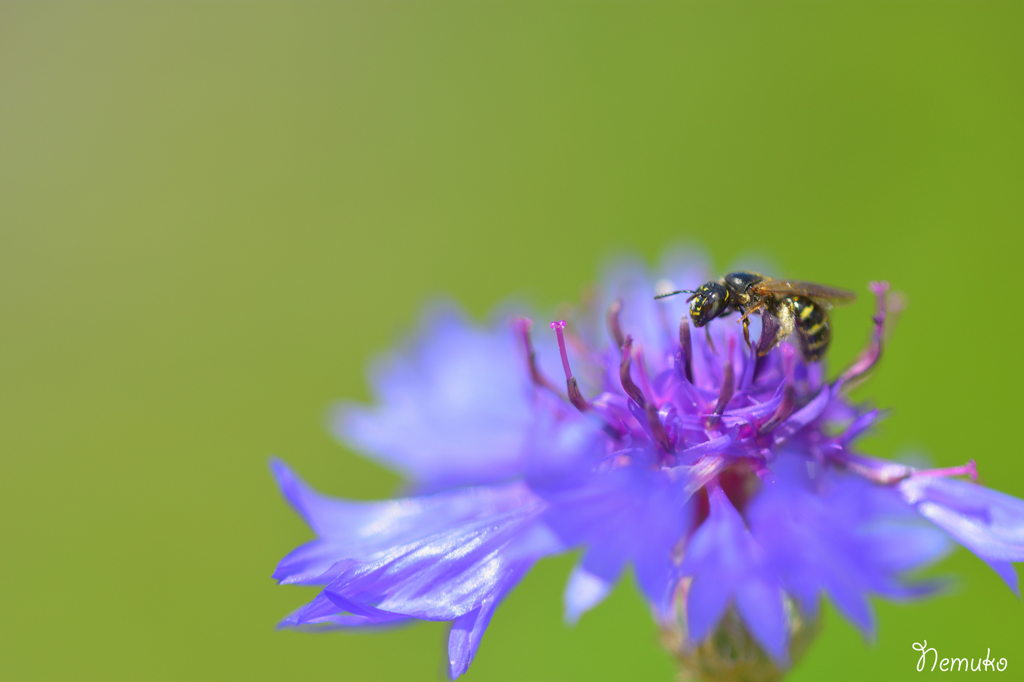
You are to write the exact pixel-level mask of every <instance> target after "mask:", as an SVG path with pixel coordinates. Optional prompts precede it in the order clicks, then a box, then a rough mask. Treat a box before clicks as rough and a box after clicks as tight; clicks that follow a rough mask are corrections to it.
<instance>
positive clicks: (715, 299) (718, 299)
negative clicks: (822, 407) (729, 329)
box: [655, 272, 857, 362]
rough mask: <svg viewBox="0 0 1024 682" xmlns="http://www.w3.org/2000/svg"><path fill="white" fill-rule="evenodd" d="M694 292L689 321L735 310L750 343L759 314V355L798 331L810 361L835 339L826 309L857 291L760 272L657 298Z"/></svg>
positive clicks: (705, 320) (699, 322) (703, 320)
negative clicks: (752, 321) (754, 319)
mask: <svg viewBox="0 0 1024 682" xmlns="http://www.w3.org/2000/svg"><path fill="white" fill-rule="evenodd" d="M676 294H691V296H690V297H689V298H688V299H686V300H687V301H689V303H690V319H691V320H693V326H695V327H703V326H704V325H706V324H707V323H708V322H710V321H711V320H713V319H715V318H716V317H721V316H722V315H728V314H729V313H731V312H733V311H736V312H738V313H740V315H741V317H740V320H739V321H740V322H741V323H742V324H743V338H744V339H746V341H747V345H748V346H749V345H750V332H749V325H750V321H749V319H748V318H749V317H750V315H751V314H752V313H755V312H758V313H760V314H761V338H760V339H759V340H758V343H757V354H758V355H759V356H763V355H766V354H767V353H768V351H770V350H771V349H772V348H774V347H775V346H777V345H778V344H779V343H780V342H782V340H783V339H785V338H787V337H788V336H789V335H790V334H792V333H793V332H794V331H795V332H796V338H797V342H798V344H797V345H798V346H799V347H800V352H801V354H802V355H803V357H804V360H806V361H807V362H817V361H818V360H820V359H821V358H822V356H824V355H825V351H826V350H828V344H829V341H831V340H832V327H831V326H830V325H829V319H828V311H829V309H831V308H832V306H833V305H834V304H841V303H849V302H850V301H853V300H854V299H856V298H857V295H856V294H855V293H853V292H852V291H847V290H846V289H837V288H835V287H827V286H825V285H823V284H814V283H812V282H798V281H796V280H788V279H773V278H771V277H765V276H764V275H760V274H758V273H756V272H730V273H728V274H727V275H726V276H725V277H723V278H722V279H720V280H719V281H717V282H707V283H706V284H703V285H702V286H701V287H700V288H698V289H697V290H696V291H694V290H692V289H680V290H679V291H673V292H670V293H667V294H661V295H660V296H655V298H665V297H666V296H674V295H676Z"/></svg>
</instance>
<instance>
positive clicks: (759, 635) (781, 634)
mask: <svg viewBox="0 0 1024 682" xmlns="http://www.w3.org/2000/svg"><path fill="white" fill-rule="evenodd" d="M736 609H737V610H738V611H739V612H740V615H741V616H742V617H743V620H744V622H746V624H747V627H748V628H750V632H751V634H752V635H754V638H755V639H756V640H757V641H758V643H759V644H760V645H761V646H762V647H763V648H764V650H765V651H767V652H768V655H770V656H771V657H772V658H774V659H775V660H776V661H778V662H780V663H783V664H785V663H786V662H787V661H788V656H787V653H786V646H787V644H788V643H789V634H788V631H787V623H786V611H785V609H784V607H783V604H782V591H781V590H780V589H779V586H778V584H776V583H773V582H769V581H767V580H750V581H748V582H745V583H742V584H740V586H739V589H738V591H737V592H736Z"/></svg>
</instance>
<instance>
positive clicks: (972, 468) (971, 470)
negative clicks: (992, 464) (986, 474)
mask: <svg viewBox="0 0 1024 682" xmlns="http://www.w3.org/2000/svg"><path fill="white" fill-rule="evenodd" d="M918 476H939V477H949V476H970V478H971V480H972V481H977V480H978V467H977V465H975V463H974V460H973V459H972V460H970V461H969V462H967V464H964V465H963V466H958V467H946V468H944V469H922V470H921V471H915V472H914V474H913V477H914V478H917V477H918Z"/></svg>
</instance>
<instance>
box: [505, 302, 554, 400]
mask: <svg viewBox="0 0 1024 682" xmlns="http://www.w3.org/2000/svg"><path fill="white" fill-rule="evenodd" d="M515 326H516V329H517V330H518V331H519V336H520V340H521V341H522V343H523V348H524V349H525V351H526V363H527V369H528V370H529V372H530V380H531V381H532V382H533V384H534V385H535V386H539V387H541V388H546V389H548V390H549V391H551V392H553V393H555V394H557V393H558V389H556V388H555V385H554V384H552V383H551V381H549V380H548V378H547V377H546V376H544V375H543V374H542V373H541V371H540V367H538V366H537V353H536V351H535V350H534V348H533V339H532V338H531V336H530V330H531V328H532V327H533V320H531V319H530V318H528V317H518V318H516V320H515Z"/></svg>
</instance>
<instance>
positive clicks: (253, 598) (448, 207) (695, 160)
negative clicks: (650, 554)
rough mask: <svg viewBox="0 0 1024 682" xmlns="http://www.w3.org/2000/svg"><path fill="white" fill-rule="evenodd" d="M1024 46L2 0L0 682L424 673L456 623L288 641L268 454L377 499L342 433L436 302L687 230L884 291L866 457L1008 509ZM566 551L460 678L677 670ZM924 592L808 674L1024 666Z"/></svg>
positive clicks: (969, 560) (525, 19)
mask: <svg viewBox="0 0 1024 682" xmlns="http://www.w3.org/2000/svg"><path fill="white" fill-rule="evenodd" d="M1022 29H1024V8H1022V5H1021V3H1019V2H984V3H983V2H978V3H967V2H963V3H949V2H929V3H925V2H914V3H906V2H855V3H854V2H842V3H834V2H828V3H815V2H801V3H794V2H773V3H761V2H756V3H753V2H742V3H714V4H712V3H691V2H654V3H645V4H643V5H639V4H636V5H630V6H627V5H626V4H625V3H623V4H609V3H586V4H585V3H578V2H576V3H563V2H557V3H555V2H485V3H468V2H467V3H438V2H417V3H406V2H381V3H358V4H356V3H347V4H338V3H323V4H310V3H277V4H271V3H219V4H213V3H206V2H196V3H186V2H175V3H152V4H146V5H145V6H140V4H133V3H124V4H113V3H111V4H84V3H76V4H72V3H60V4H57V3H26V4H12V3H10V2H4V3H3V4H0V311H2V318H0V319H2V332H0V357H2V358H3V360H2V362H0V401H2V402H0V439H2V440H0V442H2V455H0V456H2V460H0V461H2V466H3V474H2V477H0V509H2V514H3V517H2V518H3V522H2V523H3V534H4V541H3V545H2V546H3V548H4V560H3V561H2V562H0V579H2V582H3V585H4V590H3V591H4V596H3V598H2V604H3V608H2V626H0V628H2V629H0V641H2V645H0V676H3V677H4V678H6V679H24V680H30V679H105V680H106V679H143V678H146V679H184V678H186V677H188V678H197V679H198V678H210V679H214V678H248V679H281V678H283V677H288V678H290V679H314V678H315V679H360V680H394V679H402V680H415V679H423V680H433V679H437V678H438V676H439V675H440V674H441V672H440V671H441V669H442V667H441V665H442V664H441V661H442V660H443V653H442V652H443V647H444V639H445V630H446V628H445V626H443V625H441V624H422V625H417V626H415V627H411V628H407V629H403V630H397V631H392V632H387V633H378V634H353V635H346V634H331V635H310V634H301V633H294V632H276V631H275V630H274V624H275V623H276V621H277V620H278V619H279V618H281V617H282V616H284V615H285V614H287V613H288V612H289V611H290V610H292V609H293V608H295V607H297V606H298V605H300V604H301V603H302V602H304V601H305V600H308V599H309V598H310V597H311V596H312V592H311V591H310V590H308V589H304V588H298V587H279V586H276V585H275V584H274V583H273V581H272V580H271V579H270V574H271V571H272V569H273V567H274V565H275V563H276V562H277V560H278V559H279V558H280V557H281V556H283V555H284V554H285V553H286V552H288V551H289V550H290V549H292V548H293V547H294V546H295V545H297V544H299V543H301V542H304V541H305V540H307V539H308V538H309V537H310V532H309V531H308V530H307V529H306V528H305V526H304V525H303V523H302V522H301V521H300V520H299V519H298V518H297V517H296V516H295V515H294V514H293V513H292V512H291V511H290V510H289V509H288V508H287V507H286V506H285V504H284V503H283V502H282V501H281V500H280V498H279V497H278V494H277V492H276V490H275V489H274V486H273V484H272V482H271V479H270V476H269V475H268V473H267V469H266V462H267V459H268V456H269V455H270V454H271V453H274V454H277V455H280V456H282V457H283V458H284V459H285V460H287V461H288V462H289V463H291V464H292V465H294V466H295V467H296V468H297V469H298V471H299V472H301V473H302V474H303V475H304V476H305V477H307V478H308V479H309V480H310V481H311V482H313V483H314V484H315V485H317V486H318V487H320V488H321V489H323V490H325V491H327V492H330V493H334V494H338V495H344V496H349V497H353V498H377V497H383V496H388V495H389V494H391V493H392V492H394V491H395V490H396V488H397V486H398V484H399V481H398V479H397V477H396V476H395V475H393V474H391V473H388V472H386V471H384V470H383V469H381V468H379V467H378V466H376V465H374V464H371V463H369V462H367V461H365V460H363V459H360V458H359V457H358V456H356V455H355V454H354V453H352V452H348V451H346V450H344V449H343V448H341V447H340V446H338V445H337V444H335V443H334V442H333V441H332V440H331V438H330V437H329V436H328V434H327V432H326V429H325V422H324V419H325V414H326V411H327V409H328V408H329V406H330V405H331V404H332V403H333V402H334V401H336V400H339V399H342V398H353V399H361V400H365V399H367V398H368V390H367V387H366V384H365V378H364V376H365V375H364V368H365V366H366V363H367V361H368V359H369V358H371V357H372V356H373V355H374V354H375V353H377V352H380V351H381V350H383V349H385V348H387V347H388V346H389V345H390V344H392V343H394V342H395V341H396V340H397V339H399V338H401V336H402V335H403V334H404V333H407V332H408V331H409V330H410V328H411V325H412V324H413V323H414V321H415V319H416V317H417V314H418V312H417V311H418V310H419V309H420V308H421V306H422V305H423V304H424V303H425V302H427V301H429V300H431V299H432V298H434V297H436V296H438V295H448V296H452V297H454V298H455V299H457V300H458V301H460V302H462V303H463V304H464V305H465V306H466V307H467V308H468V309H469V310H470V311H471V313H472V314H473V315H474V316H476V317H477V318H483V317H484V316H486V314H487V313H488V311H489V310H490V309H492V307H493V306H495V305H496V304H497V303H498V302H500V301H502V300H504V299H507V298H508V297H509V296H511V295H513V294H516V293H520V294H524V295H525V296H526V297H527V298H528V299H529V300H532V301H534V302H535V303H537V304H539V305H541V306H545V307H550V306H553V305H555V304H557V303H558V302H559V301H567V300H573V299H575V298H576V297H577V296H578V294H579V292H580V291H581V289H582V288H583V287H584V285H585V284H586V283H587V282H589V281H591V280H592V279H593V278H594V277H595V275H596V274H597V273H598V272H599V269H600V266H601V264H602V263H603V262H605V261H606V260H607V259H608V258H609V257H611V256H613V255H614V254H616V253H620V252H634V253H639V254H640V255H642V256H643V257H645V258H647V259H648V260H649V261H653V260H654V259H655V258H656V257H657V255H658V254H659V253H660V252H661V251H662V250H663V249H664V248H665V247H666V246H668V245H670V244H673V243H677V242H679V241H684V242H693V243H697V244H700V245H703V247H704V248H706V249H707V252H708V253H709V254H710V258H711V261H712V263H711V265H712V267H713V268H715V269H716V270H721V269H722V268H724V267H726V266H728V265H729V264H730V263H733V262H735V261H736V259H737V258H742V257H743V256H744V255H745V254H747V255H749V254H761V255H762V256H765V257H767V258H770V259H772V261H773V262H775V263H777V264H778V265H777V267H778V269H779V270H780V271H781V273H782V274H786V275H789V276H796V277H800V278H803V279H811V280H818V281H822V282H826V283H829V284H834V285H838V286H845V287H850V288H855V289H857V290H859V291H862V292H863V291H864V286H865V283H866V282H867V281H868V280H870V279H878V278H888V279H889V280H891V281H892V282H893V285H894V286H895V287H896V288H898V289H902V290H903V291H905V292H906V293H907V294H908V296H909V299H910V303H911V305H910V308H909V310H908V311H907V313H906V314H905V315H904V317H903V319H902V321H901V322H900V326H899V329H898V331H897V333H896V336H895V338H894V340H893V342H892V344H891V346H890V348H889V351H888V354H887V356H886V358H885V360H884V364H883V367H882V368H881V371H880V372H878V373H877V375H876V376H875V378H874V379H873V380H872V381H871V382H869V383H868V384H867V385H866V386H865V387H863V388H861V389H859V391H858V393H857V395H858V397H860V398H864V399H871V400H873V401H875V402H876V403H877V404H879V405H881V406H892V407H894V408H895V412H894V414H893V417H892V418H891V419H890V420H889V421H887V422H886V423H885V425H884V427H883V428H882V429H881V430H880V431H879V433H878V434H877V435H876V436H874V437H872V439H871V440H870V441H869V442H868V446H867V447H868V448H869V449H870V450H871V451H873V452H875V453H877V454H881V455H886V456H894V455H899V454H900V453H903V452H905V451H907V450H916V451H919V452H925V453H928V455H929V456H930V457H932V458H933V459H934V461H935V462H936V463H937V464H939V465H953V464H960V463H962V462H964V461H965V460H967V459H969V458H972V457H973V458H976V459H977V460H978V462H979V466H980V469H981V472H982V475H983V477H984V480H985V481H986V482H987V483H989V484H990V485H992V486H994V487H997V488H1000V489H1002V490H1005V491H1008V492H1011V493H1013V494H1015V495H1018V496H1024V477H1022V474H1024V452H1022V449H1021V447H1020V431H1019V430H1018V427H1019V425H1020V422H1021V401H1020V398H1019V397H1018V396H1019V387H1020V386H1021V385H1022V379H1024V376H1022V374H1024V361H1022V359H1021V352H1020V349H1019V348H1018V346H1017V342H1018V341H1019V339H1020V338H1021V335H1022V332H1024V325H1022V322H1021V314H1022V313H1021V310H1020V307H1019V301H1020V294H1019V289H1020V286H1021V285H1020V280H1021V256H1022V238H1021V236H1020V229H1021V226H1022V204H1024V202H1022V187H1024V154H1022V152H1024V148H1022V147H1024V145H1022V140H1024V137H1022V121H1024V47H1022V44H1024V43H1022V39H1021V36H1022ZM867 298H868V297H866V296H864V297H862V300H861V302H860V303H858V304H857V305H855V306H853V307H850V308H846V309H843V310H841V311H837V313H836V316H835V317H836V327H837V334H838V336H837V338H836V341H835V345H834V348H833V352H832V359H833V363H844V362H846V361H848V360H849V359H850V358H852V357H853V356H854V355H855V354H856V352H857V351H858V350H859V348H860V347H861V345H862V344H863V343H864V341H865V340H866V338H867V334H868V327H869V322H868V316H869V314H870V304H869V302H868V300H867ZM572 562H573V558H572V557H562V558H558V559H553V560H548V561H544V562H542V563H541V564H540V565H539V566H538V567H537V568H536V569H535V570H534V571H533V572H532V573H531V574H530V575H529V577H528V578H527V579H526V580H525V582H524V584H523V585H522V586H521V587H520V588H519V589H518V590H516V591H515V592H514V593H513V594H512V596H511V597H510V598H509V599H508V600H507V602H506V603H505V604H504V605H503V606H502V608H501V609H500V610H499V611H498V613H497V615H496V617H495V618H494V621H493V623H492V624H491V627H490V629H489V631H488V633H487V635H486V637H485V638H484V641H483V644H482V646H481V649H480V652H479V654H478V656H477V659H476V661H475V663H474V665H473V667H472V669H471V670H470V673H469V678H468V679H470V680H519V679H643V680H666V681H667V680H670V679H672V676H673V674H674V666H673V663H672V662H671V660H670V659H669V658H668V657H667V656H665V655H664V654H662V653H661V651H660V649H659V645H658V643H657V640H656V633H655V630H654V627H653V625H652V623H651V621H650V618H649V616H648V613H647V610H646V607H645V605H644V604H643V602H642V600H641V599H640V597H639V596H638V595H637V593H636V590H635V588H634V587H633V585H632V582H631V580H627V581H625V582H624V583H623V584H621V585H620V586H619V588H618V589H617V590H616V591H615V593H614V594H613V595H612V596H611V598H610V599H609V601H608V602H607V603H605V604H604V605H602V606H601V607H600V608H599V609H597V610H596V611H594V612H592V613H590V614H588V615H587V616H585V617H584V619H583V621H582V622H581V623H580V624H579V625H578V626H577V627H576V628H574V629H570V628H567V627H565V626H564V625H563V624H562V622H561V591H562V586H563V584H564V580H565V577H566V574H567V571H568V569H569V567H570V566H571V565H572ZM941 570H942V571H943V572H948V573H956V574H959V575H961V576H962V578H963V580H962V581H961V583H960V589H959V590H958V591H957V592H955V593H954V594H952V595H950V596H946V597H943V598H940V599H936V600H933V601H930V602H927V603H922V604H916V605H909V606H906V605H903V606H899V605H891V604H879V605H878V613H879V637H878V641H877V643H874V644H869V643H865V642H864V641H863V640H862V639H861V637H860V636H859V634H858V633H857V632H856V631H855V630H854V629H853V628H852V627H851V626H849V625H848V624H846V623H845V622H844V621H843V620H842V619H841V618H839V617H838V616H837V615H836V614H835V613H834V612H833V611H829V612H827V614H826V619H827V629H826V632H825V634H824V635H823V636H822V637H821V639H820V641H819V643H818V644H817V645H816V646H815V647H814V648H813V649H812V650H811V653H810V654H809V655H808V656H807V658H806V659H805V660H804V661H803V662H802V663H801V664H800V665H799V666H798V667H797V668H796V670H795V671H794V673H793V674H792V676H791V679H792V680H818V679H823V678H825V677H826V676H827V677H829V678H831V679H836V680H863V679H903V678H911V677H913V676H914V675H917V674H918V673H917V672H916V671H915V669H914V667H915V664H916V662H917V656H918V654H917V652H915V651H913V650H912V649H911V643H912V642H916V641H921V640H922V639H927V640H928V643H929V645H930V646H935V647H937V648H938V650H939V651H940V652H941V653H942V654H943V655H949V656H954V655H956V656H968V657H974V656H983V655H985V650H986V649H987V648H991V650H992V652H993V655H994V656H996V657H999V656H1005V657H1007V658H1008V660H1009V670H1008V672H1010V673H1011V675H1013V674H1014V673H1013V671H1014V670H1015V669H1016V670H1017V671H1018V672H1017V673H1015V674H1016V675H1020V674H1021V673H1020V672H1019V671H1020V670H1022V669H1024V658H1022V657H1024V653H1021V652H1022V651H1024V647H1022V646H1021V644H1022V633H1024V629H1022V626H1024V609H1022V606H1021V603H1020V602H1019V601H1018V600H1017V599H1016V598H1014V597H1013V596H1012V595H1011V594H1010V592H1009V591H1008V590H1007V589H1006V588H1005V587H1004V586H1003V585H1002V584H1001V583H1000V582H999V580H998V579H997V578H996V577H995V575H994V574H992V573H991V572H990V571H988V569H987V568H985V567H984V566H983V565H982V564H981V562H980V561H978V560H977V559H975V558H973V557H971V556H969V555H968V554H967V553H966V552H960V553H958V554H956V555H954V557H953V558H951V559H950V560H948V561H947V562H945V563H944V564H943V565H942V567H941ZM1007 679H1009V676H1008V677H1007Z"/></svg>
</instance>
